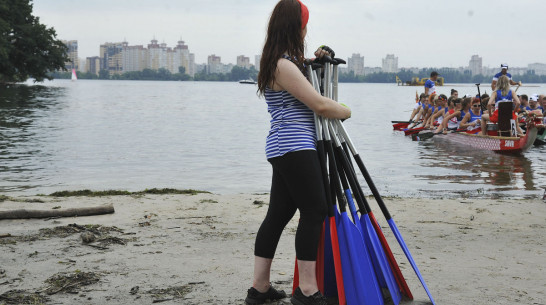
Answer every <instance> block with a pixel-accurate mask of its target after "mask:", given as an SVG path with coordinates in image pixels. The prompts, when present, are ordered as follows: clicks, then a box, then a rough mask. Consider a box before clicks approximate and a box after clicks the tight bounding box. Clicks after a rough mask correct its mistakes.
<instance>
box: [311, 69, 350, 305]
mask: <svg viewBox="0 0 546 305" xmlns="http://www.w3.org/2000/svg"><path fill="white" fill-rule="evenodd" d="M307 71H308V75H310V76H311V77H310V78H311V83H312V84H313V87H314V88H315V90H317V92H320V89H319V84H318V80H317V78H316V75H315V74H314V73H313V71H312V66H309V67H308V70H307ZM315 129H316V134H317V152H318V155H319V160H320V165H321V171H322V179H323V183H324V189H325V192H326V199H327V201H330V200H331V198H332V196H331V193H330V187H329V185H330V183H329V180H328V170H327V166H326V152H325V149H324V141H323V137H322V125H321V122H320V118H319V117H318V116H317V115H316V114H315ZM326 229H327V230H326ZM328 241H330V242H329V243H328ZM323 265H324V285H323V287H324V294H325V295H333V293H332V292H331V291H330V290H333V291H335V290H336V288H337V296H338V301H339V304H345V302H346V299H345V289H344V284H343V273H342V267H341V255H340V252H339V237H338V232H337V227H336V220H335V211H334V204H332V203H328V219H327V221H326V222H325V242H324V264H323ZM329 267H333V271H334V274H335V276H332V274H331V273H332V272H331V271H332V268H329Z"/></svg>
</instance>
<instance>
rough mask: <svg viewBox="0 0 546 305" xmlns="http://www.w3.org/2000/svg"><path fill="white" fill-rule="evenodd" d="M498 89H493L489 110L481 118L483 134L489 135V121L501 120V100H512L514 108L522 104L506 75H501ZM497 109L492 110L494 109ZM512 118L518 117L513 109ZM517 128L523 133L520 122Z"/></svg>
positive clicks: (520, 133)
mask: <svg viewBox="0 0 546 305" xmlns="http://www.w3.org/2000/svg"><path fill="white" fill-rule="evenodd" d="M496 85H497V88H496V89H497V90H496V91H493V93H491V97H490V98H489V103H488V109H487V112H488V113H485V114H484V115H482V120H481V124H482V126H481V128H482V135H484V136H485V135H487V122H488V121H490V122H491V123H497V122H498V120H499V102H500V101H510V102H512V103H513V104H514V107H513V109H518V108H519V105H520V101H519V98H518V96H517V95H515V94H514V93H513V92H512V89H510V79H509V78H508V76H506V75H502V76H500V77H499V81H498V83H497V84H496ZM493 108H494V109H495V110H494V111H492V109H493ZM512 119H514V120H516V121H517V119H518V117H517V115H516V113H515V112H513V111H512ZM516 128H517V131H518V134H519V135H523V130H521V127H519V124H516Z"/></svg>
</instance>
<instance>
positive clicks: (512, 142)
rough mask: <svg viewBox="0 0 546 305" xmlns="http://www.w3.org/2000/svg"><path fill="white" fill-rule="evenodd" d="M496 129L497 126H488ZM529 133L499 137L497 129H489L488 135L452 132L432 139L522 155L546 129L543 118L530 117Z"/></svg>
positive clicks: (528, 123) (527, 122)
mask: <svg viewBox="0 0 546 305" xmlns="http://www.w3.org/2000/svg"><path fill="white" fill-rule="evenodd" d="M488 125H489V126H491V127H496V124H488ZM526 127H527V133H526V134H525V136H523V137H513V136H498V135H497V134H498V131H497V130H495V128H492V129H491V130H490V129H489V128H488V131H487V133H488V135H481V134H469V133H466V132H458V131H457V132H451V133H448V134H439V135H434V136H433V137H432V139H433V140H435V141H449V142H453V143H457V144H462V145H466V146H469V147H473V148H477V149H484V150H490V151H494V152H496V153H503V154H521V153H523V152H525V151H526V150H528V149H529V148H530V147H531V146H533V143H534V141H535V139H536V138H537V132H538V129H539V128H544V124H543V122H542V117H529V118H528V119H527V120H526Z"/></svg>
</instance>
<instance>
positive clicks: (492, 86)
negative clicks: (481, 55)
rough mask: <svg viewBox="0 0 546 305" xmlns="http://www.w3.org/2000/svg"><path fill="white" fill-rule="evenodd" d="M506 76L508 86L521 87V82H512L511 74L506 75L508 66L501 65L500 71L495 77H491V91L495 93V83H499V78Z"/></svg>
mask: <svg viewBox="0 0 546 305" xmlns="http://www.w3.org/2000/svg"><path fill="white" fill-rule="evenodd" d="M503 75H504V76H506V77H508V80H509V81H510V85H512V86H515V85H520V86H521V82H517V83H516V82H515V81H513V80H512V74H510V73H508V65H507V64H501V71H500V72H499V73H497V74H495V76H493V81H492V82H491V90H493V91H495V90H497V89H496V88H497V82H498V81H499V78H500V77H501V76H503Z"/></svg>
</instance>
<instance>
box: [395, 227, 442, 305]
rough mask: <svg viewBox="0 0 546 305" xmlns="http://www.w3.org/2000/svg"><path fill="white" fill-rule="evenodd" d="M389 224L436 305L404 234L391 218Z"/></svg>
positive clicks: (434, 304)
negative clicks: (403, 236)
mask: <svg viewBox="0 0 546 305" xmlns="http://www.w3.org/2000/svg"><path fill="white" fill-rule="evenodd" d="M387 222H388V223H389V226H390V227H391V230H392V232H393V233H394V236H395V237H396V240H398V243H399V244H400V247H402V250H403V251H404V254H406V257H407V258H408V261H409V262H410V264H411V266H412V267H413V270H414V271H415V274H417V277H418V278H419V280H420V281H421V284H422V285H423V288H425V291H426V292H427V294H428V298H429V299H430V301H431V302H432V304H433V305H436V303H434V299H433V298H432V295H431V294H430V291H429V290H428V287H427V284H426V283H425V280H424V279H423V277H422V276H421V272H419V268H417V264H415V261H414V260H413V257H412V256H411V253H410V251H409V249H408V247H407V246H406V243H405V242H404V239H403V238H402V234H400V231H399V230H398V227H397V226H396V224H395V223H394V220H393V219H392V218H391V219H389V220H387Z"/></svg>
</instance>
